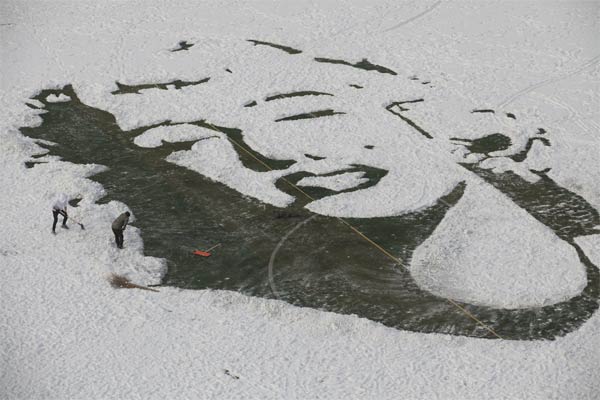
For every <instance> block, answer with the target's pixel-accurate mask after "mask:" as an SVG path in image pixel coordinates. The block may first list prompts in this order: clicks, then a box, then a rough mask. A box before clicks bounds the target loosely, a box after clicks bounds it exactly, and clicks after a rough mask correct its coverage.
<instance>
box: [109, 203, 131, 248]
mask: <svg viewBox="0 0 600 400" xmlns="http://www.w3.org/2000/svg"><path fill="white" fill-rule="evenodd" d="M130 216H131V214H130V213H129V211H125V212H124V213H123V214H121V215H119V216H118V217H117V219H115V220H114V221H113V223H112V230H113V233H114V234H115V242H116V243H117V247H118V248H119V249H122V248H123V231H124V230H125V228H126V227H127V223H128V222H129V217H130Z"/></svg>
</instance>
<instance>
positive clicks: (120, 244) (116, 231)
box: [112, 229, 123, 249]
mask: <svg viewBox="0 0 600 400" xmlns="http://www.w3.org/2000/svg"><path fill="white" fill-rule="evenodd" d="M112 231H113V233H114V234H115V242H116V243H117V247H118V248H120V249H122V248H123V229H113V230H112Z"/></svg>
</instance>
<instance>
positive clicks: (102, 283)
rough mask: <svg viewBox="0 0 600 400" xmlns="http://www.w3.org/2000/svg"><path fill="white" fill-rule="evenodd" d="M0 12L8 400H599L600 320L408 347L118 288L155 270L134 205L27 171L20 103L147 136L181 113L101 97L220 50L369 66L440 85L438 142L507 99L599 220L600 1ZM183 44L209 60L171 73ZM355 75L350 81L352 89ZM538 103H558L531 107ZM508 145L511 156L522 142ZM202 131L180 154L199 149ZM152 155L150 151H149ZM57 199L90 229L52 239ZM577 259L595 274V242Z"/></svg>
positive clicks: (405, 340) (282, 314)
mask: <svg viewBox="0 0 600 400" xmlns="http://www.w3.org/2000/svg"><path fill="white" fill-rule="evenodd" d="M340 8H342V9H343V10H345V11H344V13H340V11H339V10H340ZM0 10H1V12H0V15H2V21H0V32H1V35H2V43H1V45H0V50H1V54H0V57H2V60H3V62H2V65H1V68H2V81H1V84H2V93H1V95H0V101H1V103H0V104H1V105H2V108H1V109H0V116H1V119H0V121H2V122H0V123H1V125H0V154H1V156H0V168H1V171H2V174H0V188H1V189H2V190H1V193H0V204H1V208H2V210H3V214H2V218H3V222H2V228H1V230H0V310H1V311H0V397H2V398H9V399H32V398H36V399H37V398H52V399H54V398H60V399H62V398H94V399H96V398H143V399H148V398H273V399H280V398H301V399H304V398H344V397H349V398H377V399H384V398H390V399H392V398H393V399H397V398H401V397H405V398H423V399H425V398H426V399H432V398H440V399H448V398H449V399H469V398H473V399H481V398H506V399H514V398H527V399H547V398H570V399H593V398H595V397H596V396H597V393H600V371H599V370H598V368H597V365H599V364H600V334H599V332H600V316H599V315H598V313H596V314H595V315H594V316H593V317H592V318H591V319H590V320H588V321H587V322H586V323H585V324H584V325H583V326H582V327H581V328H580V329H578V330H577V331H575V332H573V333H570V334H568V335H566V336H565V337H561V338H558V339H557V340H555V341H551V342H550V341H535V342H526V341H523V342H519V341H512V342H511V341H500V340H482V339H472V338H463V337H453V336H446V335H433V334H419V333H408V332H403V331H398V330H394V329H390V328H386V327H384V326H382V325H380V324H376V323H373V322H371V321H369V320H366V319H361V318H358V317H355V316H344V315H336V314H333V313H327V312H322V311H318V310H313V309H306V308H297V307H293V306H291V305H289V304H286V303H284V302H280V301H275V300H265V299H260V298H251V297H246V296H243V295H241V294H238V293H234V292H225V291H193V290H179V289H174V288H160V292H159V293H151V292H146V291H142V290H125V289H119V290H116V289H113V288H112V287H111V286H110V285H109V284H108V281H107V277H108V275H109V274H110V273H111V272H117V273H121V274H125V275H127V276H128V277H129V278H131V279H132V280H133V281H134V282H136V283H140V284H152V283H157V282H158V281H159V280H160V278H161V277H162V275H163V274H164V268H165V266H164V263H163V261H161V260H158V259H154V258H150V257H144V256H143V242H142V237H141V236H140V232H139V231H138V230H136V229H135V228H134V227H131V228H130V229H128V230H127V231H126V236H125V244H126V249H125V250H124V251H121V252H119V251H117V249H116V248H115V247H114V246H113V242H112V233H111V231H110V229H109V224H110V221H111V220H112V218H114V217H115V216H116V215H118V214H119V213H120V212H122V211H123V210H125V209H126V208H127V205H124V204H120V203H117V202H111V203H109V204H107V205H98V204H95V203H94V202H95V200H97V199H98V198H99V197H100V196H101V195H102V191H103V189H102V188H101V187H100V186H99V185H98V184H96V183H94V182H92V181H90V180H87V179H86V178H85V177H86V176H89V175H91V174H92V173H93V172H95V171H98V169H99V168H100V167H97V166H93V165H73V164H70V163H66V162H62V161H60V160H57V159H55V158H52V157H50V158H48V159H47V161H49V162H48V163H47V164H40V165H36V166H35V167H34V168H31V169H28V168H26V167H25V166H24V163H25V161H30V156H31V155H32V154H35V153H36V152H39V151H40V148H39V147H37V146H35V145H34V144H33V142H32V141H31V140H29V139H25V138H23V136H22V135H21V134H19V133H18V132H17V128H19V127H21V126H28V125H35V124H37V123H39V119H38V118H37V117H36V116H35V114H36V113H38V112H40V111H39V110H32V109H29V108H27V107H26V106H25V105H24V104H25V102H26V101H28V99H29V98H30V97H31V96H32V95H34V94H35V93H37V92H38V91H39V90H40V89H43V88H48V87H60V86H62V85H64V84H69V83H72V84H74V86H75V88H76V89H77V90H79V91H80V93H81V96H82V98H84V99H85V100H86V101H88V102H90V103H92V104H93V105H94V106H97V107H100V108H105V109H107V110H110V111H111V112H113V113H115V114H116V115H117V116H118V117H119V118H118V120H119V123H120V124H122V125H123V126H125V127H128V129H131V128H133V127H136V126H140V125H144V124H147V123H149V122H152V118H156V117H155V116H154V115H153V113H154V112H156V113H157V114H159V115H163V114H165V115H168V112H171V111H173V110H169V107H168V106H165V105H164V101H165V99H167V100H172V101H173V103H172V104H174V106H173V107H172V108H173V109H175V108H177V107H180V106H181V101H183V100H186V99H185V98H184V97H183V96H179V95H178V94H177V92H176V91H173V90H167V91H166V92H165V93H167V94H166V95H165V96H166V98H162V97H160V96H158V95H156V93H154V92H153V94H152V95H148V97H140V98H139V99H141V100H138V98H137V97H136V100H134V101H127V100H119V98H118V96H117V97H114V96H112V95H109V93H110V91H111V90H114V89H115V84H114V82H115V81H119V82H125V83H130V84H134V83H146V82H156V81H161V82H169V81H170V78H172V77H173V76H175V77H176V78H186V77H189V79H190V80H193V79H196V78H198V77H197V76H196V74H197V73H201V74H202V78H203V77H204V76H205V75H204V73H206V72H208V71H211V72H212V71H213V70H214V71H216V70H219V71H221V70H222V69H223V68H225V66H226V64H227V63H229V62H231V61H232V53H231V52H227V51H226V52H222V51H221V52H219V51H218V50H220V49H222V48H223V47H226V46H229V45H230V44H231V43H238V42H239V43H240V44H239V45H235V46H237V47H235V46H234V47H233V48H232V49H233V50H232V52H233V53H235V51H238V50H243V51H245V50H244V49H245V47H243V46H244V45H247V43H243V42H244V40H246V39H250V38H265V40H267V39H273V40H274V41H275V39H280V40H281V41H283V42H285V43H286V44H289V45H291V46H297V47H298V48H301V49H302V50H303V51H305V53H309V52H310V54H311V55H313V53H315V52H318V53H322V54H331V55H338V54H339V55H340V57H342V56H343V57H344V58H347V59H352V60H360V59H361V57H364V56H365V55H367V56H369V59H373V60H375V61H378V62H381V63H382V64H384V65H392V66H402V68H403V71H402V74H405V75H407V76H408V75H410V74H413V73H418V74H419V75H422V76H427V77H431V79H432V80H437V82H434V83H433V85H438V86H439V90H438V91H437V92H435V93H436V96H435V99H431V103H428V104H430V107H431V108H429V109H425V111H420V112H421V116H424V117H427V118H428V119H430V123H431V124H432V126H431V128H432V129H433V130H437V131H438V132H446V130H449V132H446V133H447V136H452V135H454V134H456V133H457V132H462V131H468V129H467V128H465V125H468V123H467V122H464V121H462V120H461V121H459V120H458V119H455V117H453V115H454V114H457V111H461V112H462V111H465V110H469V109H470V108H469V107H474V106H475V105H477V106H483V105H485V104H490V105H495V104H499V103H500V102H502V101H503V100H504V99H509V100H514V101H513V102H512V103H511V106H512V105H514V104H515V103H519V104H520V107H521V109H524V110H527V111H530V112H531V114H533V117H532V119H533V121H534V122H533V123H538V122H539V121H542V123H543V124H544V126H548V125H551V126H552V127H553V129H554V130H555V132H557V133H559V135H558V137H556V136H553V140H556V141H558V146H557V147H555V148H553V149H554V150H553V151H554V153H552V154H551V156H548V155H545V154H539V155H538V157H539V159H541V160H542V161H543V160H544V157H545V158H546V159H547V160H548V161H549V162H550V164H551V166H552V168H553V169H552V171H551V174H552V175H551V176H552V177H553V178H554V179H556V180H558V181H560V183H561V184H563V185H565V186H566V187H568V188H570V189H571V190H573V191H575V192H577V193H579V194H581V195H582V196H583V197H585V198H586V199H587V200H588V201H589V202H590V203H591V204H593V205H595V206H596V207H598V205H599V204H600V197H599V196H598V194H600V189H599V188H598V179H597V178H598V176H597V173H598V170H599V169H598V168H596V167H597V166H598V157H597V154H598V153H597V152H596V149H598V137H597V132H595V131H594V129H591V128H590V127H594V126H595V127H597V126H598V125H597V124H598V118H597V111H594V110H597V107H596V106H597V105H598V91H597V90H596V89H592V90H587V89H586V88H587V87H588V85H589V81H592V83H593V82H597V80H596V81H594V78H596V79H597V73H598V71H597V64H594V65H587V64H585V63H586V62H589V60H593V57H595V56H596V54H597V51H596V52H594V50H595V49H594V46H593V43H594V42H593V40H595V37H597V36H595V34H597V32H598V22H597V21H595V22H594V21H592V17H590V15H592V16H593V15H594V12H596V13H597V3H596V4H595V3H582V4H579V3H574V2H573V3H571V2H564V3H559V4H555V5H553V6H552V7H550V6H549V7H546V6H540V3H536V2H523V3H519V4H515V3H510V5H509V6H508V5H506V3H504V2H502V1H499V2H485V3H456V2H452V3H450V2H434V1H430V2H427V4H425V3H423V2H417V1H414V2H406V3H402V4H400V5H398V4H397V2H389V3H385V2H382V3H375V4H374V5H372V6H371V5H367V4H361V3H360V2H352V1H351V2H346V3H344V4H343V6H340V5H338V4H336V5H333V4H327V3H324V4H322V5H317V4H306V3H304V2H297V3H294V4H285V3H283V4H282V3H277V4H272V3H271V2H257V3H252V4H251V5H241V4H240V3H239V2H235V1H231V2H221V3H219V4H215V5H213V4H210V3H205V4H204V3H202V4H201V5H198V3H184V4H173V3H168V2H165V3H154V2H152V3H150V2H119V3H116V2H112V3H98V2H78V3H74V2H52V3H41V2H40V3H34V2H14V1H7V2H3V3H2V4H1V5H0ZM390 10H391V11H390ZM430 11H431V12H430ZM466 26H468V27H469V28H465V27H466ZM386 27H392V28H393V29H392V28H387V30H386ZM522 37H526V38H528V40H525V41H521V40H520V38H522ZM590 37H592V39H590ZM183 39H187V40H189V41H190V42H194V43H198V44H196V45H195V47H192V48H190V49H189V50H187V51H191V50H192V49H198V51H200V52H201V54H204V55H203V57H201V58H203V59H204V60H205V61H204V62H203V63H202V64H199V63H197V61H198V60H197V59H196V60H194V59H192V61H193V62H192V61H190V60H188V61H185V60H182V59H181V58H177V59H175V58H169V57H167V56H168V54H167V52H168V49H170V48H172V47H173V46H174V45H175V44H176V43H178V42H179V41H180V40H183ZM515 41H518V45H515ZM357 43H361V45H360V46H357ZM398 43H401V44H402V45H403V46H405V47H403V51H401V52H398V51H397V49H398V47H397V46H398ZM590 43H591V44H590ZM202 52H203V53H202ZM498 52H506V53H507V55H506V56H505V57H500V58H499V57H497V53H498ZM180 53H185V51H181V52H180ZM165 54H166V55H167V56H165ZM175 54H178V53H175ZM398 54H400V55H398ZM233 55H235V54H233ZM400 59H402V60H405V61H406V64H401V63H399V60H400ZM233 60H234V61H235V63H234V66H231V68H232V69H233V70H234V71H237V70H236V67H240V68H242V67H243V65H244V59H243V58H240V59H239V60H237V59H236V58H235V57H233ZM267 61H268V62H270V60H267ZM157 65H159V67H157ZM227 66H229V65H227ZM582 66H586V67H585V68H582ZM588 67H589V68H588ZM211 68H212V70H211ZM199 69H200V70H201V71H200V72H198V71H199ZM572 73H575V74H574V75H571V74H572ZM582 74H587V75H584V76H583V77H582ZM349 76H352V82H348V83H354V82H355V79H356V78H357V77H359V76H360V75H352V74H351V73H349ZM549 77H550V78H549ZM552 77H557V78H556V79H553V78H552ZM167 78H168V79H167ZM434 78H435V79H434ZM558 78H560V80H558ZM563 78H564V79H563ZM222 79H223V80H222V82H221V83H223V82H225V83H227V78H222ZM280 79H281V81H282V82H289V81H288V80H286V79H284V78H280ZM546 80H547V81H546ZM567 81H568V82H569V83H570V84H571V86H566V87H562V86H561V87H560V90H561V93H560V94H561V95H560V96H558V94H557V93H553V92H552V91H553V90H554V91H556V90H558V89H557V88H556V87H554V88H553V85H554V84H555V83H557V84H561V85H565V84H566V83H565V82H567ZM266 82H267V83H268V82H269V81H268V79H267V81H266ZM538 82H543V83H544V85H541V84H538ZM359 83H363V84H364V82H359ZM594 87H595V88H597V86H593V88H594ZM523 88H525V89H523ZM582 88H583V89H582ZM241 89H243V90H248V88H247V87H244V86H243V85H242V87H241ZM250 89H251V87H250ZM274 89H275V87H273V90H274ZM292 89H297V88H292ZM584 89H585V90H584ZM542 90H543V93H541V94H539V93H534V92H537V91H542ZM161 93H162V92H161ZM416 93H417V92H416V91H415V92H414V93H412V92H411V95H412V94H416ZM532 93H534V94H536V95H537V96H546V97H542V98H546V99H548V100H547V101H546V102H541V103H540V102H539V100H540V97H536V96H533V95H532ZM548 93H549V94H548ZM517 94H518V95H519V96H520V97H516V95H517ZM161 95H162V94H161ZM169 96H170V97H169ZM555 97H559V98H560V101H559V102H557V101H555V100H553V99H554V98H555ZM411 99H412V97H411ZM55 100H60V101H68V99H65V98H64V97H63V98H60V97H59V98H52V99H51V100H50V101H55ZM159 100H160V101H161V102H163V103H159V102H158V101H159ZM197 100H198V99H197ZM236 100H239V99H236ZM244 100H246V99H244ZM359 100H361V98H359ZM359 100H357V101H359ZM388 100H390V101H392V100H398V99H395V98H394V99H388ZM428 100H429V99H428ZM311 101H312V100H311ZM361 101H362V100H361ZM178 102H179V103H178ZM29 103H30V104H33V105H34V106H36V104H35V103H34V102H32V101H29ZM215 103H217V104H215V106H214V107H213V108H212V109H210V110H209V111H210V112H212V113H213V114H215V115H221V114H223V115H227V116H228V117H229V118H233V119H235V115H232V114H235V112H233V111H231V110H225V107H227V106H228V105H230V104H229V103H227V102H224V103H218V101H217V100H216V99H215ZM458 103H460V105H456V104H458ZM167 104H169V103H167ZM304 104H305V105H307V106H308V105H311V104H312V103H309V102H308V101H307V102H306V103H304ZM357 104H360V103H357ZM449 104H455V105H456V108H454V107H451V106H449ZM377 106H380V104H378V105H377ZM143 107H145V108H143ZM461 107H462V108H461ZM573 107H575V108H573ZM163 108H164V109H166V110H167V111H164V110H163ZM142 109H143V112H141V111H140V110H142ZM573 109H575V110H576V114H573V113H572V111H571V110H573ZM556 110H558V111H560V112H557V113H555V111H556ZM175 111H177V112H181V113H182V114H184V115H186V116H188V114H190V115H195V114H194V112H196V111H195V110H194V107H190V108H189V109H187V108H183V109H182V110H175ZM307 111H308V109H307ZM42 112H43V111H42ZM438 112H439V114H438ZM594 113H595V114H594ZM282 116H284V115H282ZM278 117H280V116H278ZM519 117H520V115H519ZM242 122H244V121H242ZM476 123H479V121H476ZM504 123H506V122H504ZM508 123H512V122H511V121H509V122H508ZM251 124H255V125H256V126H259V127H260V126H261V123H260V121H251ZM574 125H577V126H579V125H583V127H584V128H586V129H584V130H579V129H575V130H573V129H571V128H572V127H573V126H574ZM532 126H533V125H532ZM510 129H512V130H514V131H515V136H514V138H518V137H519V134H520V133H521V132H520V131H519V129H520V128H515V127H514V126H512V125H511V126H510ZM193 131H194V130H192V131H190V132H188V134H187V136H186V137H190V136H191V137H198V136H197V133H196V132H193ZM450 131H451V132H450ZM169 135H170V134H167V136H168V137H167V138H170V136H169ZM184 136H185V135H184ZM145 139H146V140H147V142H146V144H152V145H154V144H159V142H157V141H156V139H157V138H156V137H154V136H152V135H148V136H147V137H146V138H145ZM576 140H580V141H583V142H584V143H585V145H584V146H578V145H577V141H576ZM206 143H207V144H208V143H209V142H206ZM317 143H318V144H319V145H320V144H321V143H319V142H317ZM387 143H388V142H386V140H385V138H384V139H382V145H386V144H387ZM267 147H268V146H267ZM333 149H334V150H335V148H333ZM263 150H265V149H263ZM273 151H275V150H273ZM536 154H537V153H536ZM582 171H585V173H582ZM235 183H237V182H235ZM439 183H440V186H443V183H444V182H443V181H441V182H439ZM434 186H435V185H430V187H426V188H423V193H421V194H423V196H424V197H426V196H425V195H427V193H426V192H427V190H428V189H431V187H434ZM56 192H66V193H69V194H71V195H77V194H79V195H82V196H83V200H82V202H81V203H80V204H79V206H78V207H77V208H75V209H73V210H72V213H73V215H74V216H75V217H78V218H79V219H81V220H82V222H84V223H85V225H86V230H85V231H82V230H81V229H80V228H79V227H78V226H77V225H76V224H71V229H69V230H60V229H59V230H58V234H57V235H56V236H53V235H51V233H50V224H51V214H50V210H49V206H50V199H51V196H52V195H53V194H54V193H56ZM440 192H443V190H440ZM431 197H432V198H435V197H436V196H431ZM421 200H422V199H421ZM281 201H282V202H283V203H285V199H282V200H281ZM334 206H335V205H333V206H332V209H335V207H334ZM132 211H134V217H135V210H132ZM378 211H381V210H371V212H372V213H376V212H378ZM134 225H135V223H134ZM577 242H578V243H579V244H580V246H581V247H582V248H583V250H584V251H585V252H586V254H588V256H589V257H590V258H593V259H592V261H593V262H594V263H595V265H600V259H598V252H597V248H598V243H599V236H598V235H596V236H588V237H584V238H580V239H577ZM576 277H579V275H577V276H576ZM575 283H577V282H575ZM576 286H577V285H576V284H574V285H573V287H576ZM446 289H447V288H446ZM478 289H481V288H478ZM571 289H572V288H571ZM532 290H533V289H532ZM573 290H574V289H573ZM477 294H478V296H480V297H481V296H485V291H482V292H478V293H477ZM478 300H481V302H483V303H485V300H490V301H493V300H494V299H493V298H492V299H490V298H488V299H481V298H478ZM502 300H503V301H504V300H505V299H502Z"/></svg>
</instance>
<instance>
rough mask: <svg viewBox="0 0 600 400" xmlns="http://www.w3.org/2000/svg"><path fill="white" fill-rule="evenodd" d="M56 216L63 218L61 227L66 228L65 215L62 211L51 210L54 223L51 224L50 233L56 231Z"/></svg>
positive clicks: (66, 217)
mask: <svg viewBox="0 0 600 400" xmlns="http://www.w3.org/2000/svg"><path fill="white" fill-rule="evenodd" d="M58 214H60V215H62V216H63V225H64V226H67V219H69V217H68V216H67V213H66V212H64V211H63V210H52V216H53V217H54V222H53V223H52V232H54V231H56V223H57V222H58Z"/></svg>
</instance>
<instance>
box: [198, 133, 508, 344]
mask: <svg viewBox="0 0 600 400" xmlns="http://www.w3.org/2000/svg"><path fill="white" fill-rule="evenodd" d="M206 124H207V125H209V126H212V128H213V129H214V130H216V131H218V132H221V133H222V134H224V135H225V137H226V138H227V139H228V140H229V141H230V142H231V143H232V144H233V145H234V146H236V147H238V148H240V149H241V150H242V151H244V152H245V153H246V154H248V155H249V156H250V157H252V158H253V159H255V160H256V161H258V162H259V163H260V164H261V165H263V166H264V167H265V168H267V169H268V170H269V171H273V168H271V167H270V166H269V165H268V164H267V163H265V162H263V161H262V160H260V159H259V158H258V157H256V156H255V155H254V154H252V153H251V152H250V151H248V150H247V149H246V148H244V146H242V145H241V144H239V143H238V142H236V141H235V140H233V139H232V138H230V137H229V135H227V134H226V133H225V132H223V131H222V130H221V129H219V128H218V127H216V126H214V125H213V124H211V123H208V122H207V123H206ZM281 179H283V181H284V182H286V183H287V184H288V185H290V187H292V188H294V189H295V190H297V191H298V192H300V193H302V194H303V195H304V196H306V197H307V198H308V199H309V200H311V201H315V199H314V198H313V197H312V196H310V195H309V194H308V193H306V192H305V191H304V190H302V189H300V188H299V187H298V186H296V185H294V184H293V183H292V182H290V181H289V180H287V179H286V178H285V177H281ZM335 218H336V219H337V220H338V221H340V222H341V223H343V224H344V225H346V226H347V227H348V228H350V229H351V230H352V231H354V232H355V233H356V234H357V235H359V236H360V237H362V238H363V239H365V240H366V241H367V242H368V243H370V244H371V245H372V246H373V247H375V248H376V249H377V250H379V251H380V252H382V253H383V254H384V255H386V256H387V257H388V258H390V259H391V260H392V261H394V262H395V263H397V264H398V265H400V266H401V267H402V268H404V269H406V270H408V268H407V267H406V265H404V263H403V262H402V260H400V259H399V258H397V257H395V256H394V255H393V254H391V253H390V252H389V251H387V250H386V249H384V248H383V247H382V246H380V245H379V244H377V243H376V242H374V241H373V240H371V239H370V238H369V237H368V236H367V235H365V234H364V233H362V232H361V231H359V230H358V229H357V228H356V227H354V226H353V225H352V224H350V223H349V222H348V221H346V220H345V219H343V218H341V217H335ZM445 300H446V301H447V302H448V303H450V304H452V305H454V306H455V307H456V308H458V309H459V310H460V311H461V312H462V313H463V314H465V315H466V316H467V317H469V318H471V319H472V320H473V321H475V322H476V323H478V324H479V325H481V326H482V327H484V328H485V329H486V330H487V331H489V332H490V333H491V334H493V335H494V336H496V337H497V338H498V339H502V336H500V335H499V334H498V333H496V331H494V330H493V329H492V328H491V327H490V326H489V325H487V324H485V323H484V322H483V321H481V320H480V319H479V318H477V317H475V316H474V315H473V314H472V313H470V312H469V311H468V310H467V309H465V308H464V307H462V306H461V305H460V304H458V303H457V302H455V301H454V300H452V299H448V298H446V299H445Z"/></svg>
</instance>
